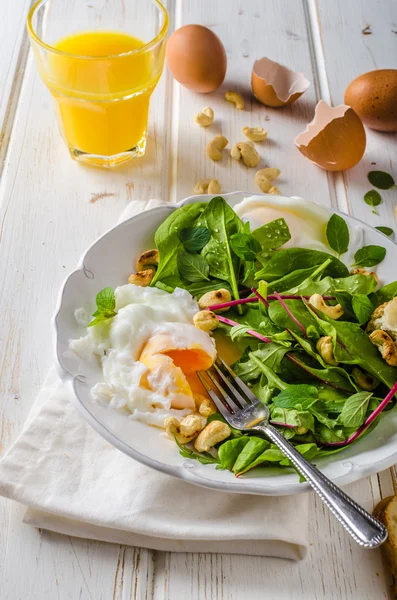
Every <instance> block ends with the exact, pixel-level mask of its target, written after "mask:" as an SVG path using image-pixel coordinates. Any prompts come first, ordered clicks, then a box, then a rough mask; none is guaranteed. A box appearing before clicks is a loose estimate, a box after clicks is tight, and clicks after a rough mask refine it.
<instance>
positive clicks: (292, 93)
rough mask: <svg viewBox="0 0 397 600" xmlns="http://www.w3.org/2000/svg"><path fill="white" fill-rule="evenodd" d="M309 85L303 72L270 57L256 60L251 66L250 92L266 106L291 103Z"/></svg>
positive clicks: (275, 106)
mask: <svg viewBox="0 0 397 600" xmlns="http://www.w3.org/2000/svg"><path fill="white" fill-rule="evenodd" d="M309 85H310V82H309V81H308V80H307V79H306V77H305V76H304V75H303V73H296V72H295V71H291V69H287V67H284V66H283V65H280V64H279V63H277V62H275V61H274V60H270V58H266V57H264V58H261V59H259V60H256V61H255V63H254V66H253V68H252V78H251V87H252V92H253V94H254V96H255V97H256V99H257V100H259V102H262V104H265V105H266V106H272V107H274V108H277V107H279V106H286V105H287V104H292V102H295V100H297V99H298V98H299V96H301V95H302V94H303V92H305V91H306V90H307V88H308V87H309Z"/></svg>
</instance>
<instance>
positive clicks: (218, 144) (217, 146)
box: [207, 135, 229, 160]
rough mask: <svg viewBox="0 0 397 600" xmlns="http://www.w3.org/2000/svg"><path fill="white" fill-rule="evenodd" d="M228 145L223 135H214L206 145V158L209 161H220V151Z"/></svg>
mask: <svg viewBox="0 0 397 600" xmlns="http://www.w3.org/2000/svg"><path fill="white" fill-rule="evenodd" d="M228 143H229V140H228V139H226V138H225V136H224V135H216V136H215V137H213V138H212V140H210V141H209V142H208V144H207V156H208V157H209V158H210V159H211V160H222V150H223V149H224V148H226V146H227V145H228Z"/></svg>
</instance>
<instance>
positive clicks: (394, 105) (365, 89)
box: [345, 69, 397, 131]
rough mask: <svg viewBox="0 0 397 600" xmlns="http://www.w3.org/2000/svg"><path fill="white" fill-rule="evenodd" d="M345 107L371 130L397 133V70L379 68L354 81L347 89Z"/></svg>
mask: <svg viewBox="0 0 397 600" xmlns="http://www.w3.org/2000/svg"><path fill="white" fill-rule="evenodd" d="M345 104H348V105H349V106H351V107H352V109H353V110H354V111H355V112H356V113H357V114H358V116H359V117H360V119H361V120H362V122H363V123H364V125H366V126H367V127H369V128H370V129H377V130H378V131H397V69H378V70H377V71H370V72H369V73H364V74H363V75H360V77H357V78H356V79H354V80H353V81H352V82H351V83H350V84H349V85H348V87H347V88H346V92H345Z"/></svg>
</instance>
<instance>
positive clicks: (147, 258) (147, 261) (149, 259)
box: [136, 248, 159, 271]
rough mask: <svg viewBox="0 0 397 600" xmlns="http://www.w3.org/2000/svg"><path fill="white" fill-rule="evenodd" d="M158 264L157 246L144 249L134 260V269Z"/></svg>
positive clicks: (143, 268)
mask: <svg viewBox="0 0 397 600" xmlns="http://www.w3.org/2000/svg"><path fill="white" fill-rule="evenodd" d="M158 264H159V251H158V250H157V248H154V249H153V250H146V252H142V254H141V255H140V257H139V258H138V260H137V261H136V270H137V271H144V270H145V269H147V267H157V265H158Z"/></svg>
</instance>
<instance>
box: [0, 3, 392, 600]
mask: <svg viewBox="0 0 397 600" xmlns="http://www.w3.org/2000/svg"><path fill="white" fill-rule="evenodd" d="M72 1H77V0H69V2H72ZM126 1H128V0H126ZM30 3H31V1H30V0H12V1H11V0H8V1H6V0H1V2H0V40H1V44H0V57H1V58H0V129H1V137H0V143H1V151H0V170H1V183H0V260H1V264H0V273H1V283H0V302H1V305H0V315H1V320H0V322H1V325H0V373H1V375H0V389H1V402H0V422H1V427H0V452H3V451H5V450H6V449H7V448H8V447H9V446H10V444H12V442H13V441H14V440H15V438H16V437H17V435H18V433H19V431H20V430H21V427H22V425H23V422H24V420H25V418H26V415H27V413H28V411H29V409H30V406H31V404H32V402H33V400H34V398H35V395H36V393H37V392H38V390H39V388H40V386H41V384H42V382H43V379H44V376H45V374H46V371H47V370H48V368H49V366H50V364H51V360H52V356H51V350H52V348H51V331H50V318H51V315H52V313H53V310H54V307H55V301H56V297H57V294H58V289H59V286H60V285H61V283H62V281H63V279H64V277H65V275H66V274H67V273H68V272H69V271H71V270H72V269H73V268H74V266H75V265H76V263H77V260H78V259H79V257H80V255H81V254H82V252H83V250H84V249H85V248H86V246H88V245H89V244H90V243H91V242H92V241H93V240H94V239H95V238H96V237H97V236H99V235H100V234H101V233H102V232H103V231H104V230H106V229H108V228H109V227H110V226H111V225H112V224H114V223H115V222H116V220H117V217H118V215H119V214H120V213H121V211H122V210H123V208H124V207H125V206H126V205H127V203H128V202H130V201H135V200H148V199H149V198H153V197H156V198H163V199H169V201H170V202H174V201H176V200H179V199H182V198H184V197H185V196H187V195H190V194H191V193H192V189H193V186H194V183H195V181H196V179H200V178H203V177H204V176H206V177H208V176H216V177H217V178H218V179H219V180H220V181H221V183H222V185H223V191H232V190H241V189H243V190H250V191H255V184H254V181H253V171H252V170H248V169H246V168H245V167H243V166H241V165H238V164H236V163H233V164H231V162H230V161H227V160H224V161H223V162H222V163H220V164H215V163H212V162H211V161H209V160H208V159H207V158H206V157H205V151H204V149H205V144H206V140H207V138H208V136H209V135H210V133H209V132H208V131H207V130H204V129H200V128H198V127H197V125H195V124H194V123H193V114H194V113H195V112H196V111H197V110H198V109H201V108H203V106H205V105H208V104H210V105H211V106H212V107H213V108H214V110H215V113H216V119H217V125H216V130H217V132H218V131H219V132H220V131H222V132H223V133H224V134H225V135H226V136H227V137H228V138H229V139H230V140H235V141H238V140H239V138H241V133H240V131H241V127H242V126H245V125H252V126H256V125H264V126H265V128H266V129H267V130H268V131H269V141H268V142H265V143H264V145H263V150H261V152H262V156H263V163H264V164H265V163H266V164H268V165H270V166H275V167H278V168H280V169H281V171H282V176H281V178H280V180H279V184H278V185H279V187H280V189H281V190H282V192H283V193H284V194H285V195H300V196H302V197H304V198H307V199H310V200H315V201H317V202H321V203H323V204H326V205H332V206H334V207H336V206H338V207H339V208H340V209H341V210H344V211H348V212H350V213H351V214H353V215H356V216H358V217H360V218H361V219H364V220H367V221H368V222H369V223H371V224H376V225H391V226H395V225H396V222H395V216H394V208H395V206H396V193H395V191H394V192H393V191H389V192H384V194H383V197H384V202H383V204H382V205H381V206H379V207H378V209H377V212H378V215H379V216H377V217H375V216H373V215H372V213H371V209H370V207H368V206H367V205H366V204H364V202H363V200H362V196H363V194H364V193H365V191H367V190H368V189H369V187H368V183H367V181H366V173H367V172H368V171H369V170H371V169H373V168H379V169H384V170H386V171H389V172H393V170H394V177H396V176H397V164H396V163H397V161H396V156H397V153H396V136H395V135H392V134H380V133H375V132H371V131H368V145H367V151H366V154H365V156H364V158H363V160H362V161H361V163H360V164H359V165H358V166H357V167H356V168H355V169H353V170H351V171H349V172H347V173H344V174H327V173H325V172H324V171H321V170H320V169H318V168H317V167H315V166H313V165H311V164H310V163H309V162H308V161H307V160H306V159H304V158H303V157H302V156H301V155H300V154H299V152H298V151H297V150H296V149H295V147H294V145H293V143H292V140H293V138H294V137H295V135H296V134H297V133H298V132H300V131H302V130H303V129H304V127H305V124H306V123H307V122H308V121H310V120H311V119H312V116H313V112H314V111H313V109H314V106H315V104H316V102H317V100H318V99H319V98H323V99H324V100H326V101H331V102H332V103H333V104H335V105H336V104H338V103H340V102H342V101H343V93H344V90H345V88H346V86H347V84H348V83H349V82H350V81H351V80H352V79H353V78H354V77H356V76H357V75H359V74H360V73H362V72H365V71H368V70H372V69H376V68H387V67H388V68H393V67H394V68H396V62H397V61H396V57H397V4H396V0H302V1H298V0H244V1H243V0H169V1H168V2H167V4H168V10H169V12H170V18H171V28H172V29H173V28H175V27H179V26H181V25H183V24H185V23H201V24H203V25H207V26H208V27H210V28H212V29H213V30H214V31H215V32H216V33H217V34H218V35H219V36H220V37H221V39H222V40H223V42H224V44H225V47H226V51H227V56H228V72H227V80H226V83H225V85H224V87H223V88H222V89H223V91H224V89H225V87H226V86H227V87H230V88H237V89H239V90H240V91H244V90H245V89H247V88H248V86H249V78H250V72H251V67H252V64H253V61H254V59H255V58H257V57H261V56H269V57H271V58H273V59H275V60H279V61H281V62H283V63H285V64H286V65H288V66H290V67H292V68H295V69H296V70H301V71H303V72H304V74H305V75H306V77H307V78H308V79H310V80H311V82H312V85H311V87H310V88H309V90H308V91H307V92H306V93H305V95H304V96H303V97H302V98H301V100H300V101H299V102H298V103H296V104H295V105H293V107H292V108H285V109H274V110H272V109H266V108H265V107H263V106H261V105H259V104H258V103H256V102H255V101H253V100H251V99H249V100H248V101H247V109H246V110H245V111H244V112H240V111H235V110H234V109H233V107H232V106H231V105H230V104H228V103H226V102H225V101H224V100H223V98H222V96H223V94H222V90H219V91H218V92H217V93H216V94H214V95H212V96H211V97H210V98H209V97H207V96H200V95H195V94H193V93H190V92H188V91H186V90H185V89H182V88H181V87H180V86H179V85H178V84H175V83H173V81H172V79H171V77H170V76H169V74H168V73H167V72H165V73H164V75H163V77H162V79H161V82H160V84H159V86H158V89H157V90H156V92H155V95H154V97H153V101H152V105H151V115H150V141H149V145H148V151H147V154H146V156H145V157H144V158H143V159H141V160H139V161H137V162H133V163H130V164H129V165H127V166H125V167H123V168H121V169H120V170H116V171H111V172H108V171H107V172H105V171H100V170H96V169H90V168H86V167H84V166H81V165H78V164H77V163H74V162H72V161H71V160H70V158H69V156H68V152H67V149H66V148H65V146H64V144H63V142H62V141H61V138H60V136H59V134H58V130H57V125H56V122H55V117H54V114H53V109H52V105H51V99H50V97H49V94H48V92H47V91H46V89H45V88H44V86H43V84H42V83H41V82H40V80H39V78H38V75H37V72H36V68H35V65H34V63H33V60H32V55H31V53H29V44H28V40H27V35H26V31H25V24H24V20H25V16H26V13H27V10H28V7H29V5H30ZM367 26H370V31H371V32H372V33H370V34H369V35H364V34H363V33H362V30H363V29H364V28H366V27H367ZM375 165H376V167H375ZM394 481H395V475H394V469H392V470H391V471H386V472H383V473H380V474H379V475H374V476H372V477H370V478H367V479H365V480H362V481H360V482H358V483H356V484H354V485H350V486H348V488H347V491H348V492H349V493H350V494H351V495H352V496H353V497H354V498H355V499H357V500H358V501H359V502H361V503H362V504H363V505H364V506H365V507H366V508H367V509H369V510H371V509H372V508H373V506H374V504H375V503H377V502H378V501H379V500H380V498H381V497H384V496H386V495H389V494H391V493H393V489H394ZM22 512H23V509H22V507H19V506H16V505H15V504H13V503H10V502H6V501H4V500H3V499H0V598H1V600H18V599H23V600H52V599H55V598H59V599H61V600H66V599H70V600H77V599H86V598H87V599H92V600H100V599H104V600H112V599H113V600H115V599H120V600H121V599H123V600H130V599H139V600H141V599H142V600H143V599H152V598H154V599H155V600H163V599H164V600H166V599H167V600H179V599H183V600H184V599H185V598H187V597H189V598H192V599H193V600H212V599H216V600H241V599H243V598H244V599H245V598H250V599H252V600H259V599H262V598H263V599H264V598H269V599H276V598H277V599H280V600H289V599H303V598H304V599H305V600H314V599H327V600H328V599H341V600H344V599H360V600H366V599H368V600H378V599H381V598H387V597H389V593H390V592H389V588H390V584H391V579H390V577H389V575H388V574H387V571H386V569H385V567H384V565H383V563H382V559H381V555H380V552H379V551H364V550H361V549H359V548H358V547H357V546H356V545H355V544H354V543H352V542H350V539H349V538H348V536H347V535H345V534H344V533H343V531H342V530H341V528H340V527H339V526H338V525H337V524H336V523H335V521H334V520H333V519H332V518H331V517H330V515H329V514H328V512H327V511H326V510H325V509H324V508H323V506H322V504H321V502H318V501H317V500H316V499H315V498H314V497H313V498H311V511H310V515H311V520H310V524H309V526H310V538H311V552H310V555H309V557H308V558H307V559H306V560H305V561H304V562H301V563H290V562H287V561H283V560H279V559H266V558H258V557H256V558H255V557H239V556H227V555H210V554H206V555H205V554H174V553H165V552H152V551H150V550H143V549H139V548H130V547H125V546H117V545H111V544H105V543H99V542H93V541H85V540H81V539H77V538H68V537H65V536H61V535H56V534H53V533H49V532H46V531H36V530H35V529H33V528H31V527H29V526H26V525H23V524H22V523H21V515H22Z"/></svg>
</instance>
